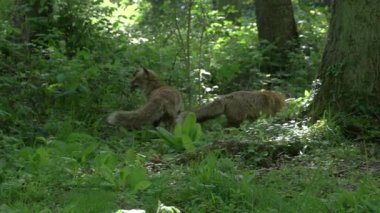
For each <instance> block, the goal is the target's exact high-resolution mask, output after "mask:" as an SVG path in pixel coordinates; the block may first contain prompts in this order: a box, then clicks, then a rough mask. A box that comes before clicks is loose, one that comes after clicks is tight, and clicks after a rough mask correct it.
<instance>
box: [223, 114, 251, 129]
mask: <svg viewBox="0 0 380 213" xmlns="http://www.w3.org/2000/svg"><path fill="white" fill-rule="evenodd" d="M245 117H246V116H245V115H237V114H230V113H226V118H227V124H226V126H225V127H236V128H238V127H239V126H240V124H241V123H242V122H243V121H244V119H245Z"/></svg>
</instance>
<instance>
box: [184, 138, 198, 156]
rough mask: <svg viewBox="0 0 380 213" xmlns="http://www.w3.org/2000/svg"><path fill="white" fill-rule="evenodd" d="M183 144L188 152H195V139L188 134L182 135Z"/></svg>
mask: <svg viewBox="0 0 380 213" xmlns="http://www.w3.org/2000/svg"><path fill="white" fill-rule="evenodd" d="M182 145H183V147H184V148H185V150H186V151H187V152H190V153H193V152H195V147H194V144H193V141H192V140H191V138H190V137H189V136H188V135H182Z"/></svg>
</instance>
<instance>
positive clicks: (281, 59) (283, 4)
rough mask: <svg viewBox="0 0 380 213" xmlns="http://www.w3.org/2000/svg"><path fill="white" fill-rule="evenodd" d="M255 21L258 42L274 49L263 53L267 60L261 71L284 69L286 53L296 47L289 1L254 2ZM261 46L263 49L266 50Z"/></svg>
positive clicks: (295, 30)
mask: <svg viewBox="0 0 380 213" xmlns="http://www.w3.org/2000/svg"><path fill="white" fill-rule="evenodd" d="M255 8H256V19H257V28H258V32H259V40H260V41H267V42H269V44H270V45H273V44H274V45H275V46H276V47H277V48H276V49H271V50H268V51H266V52H264V56H265V57H266V58H268V60H267V61H264V64H263V66H262V69H261V70H262V71H264V72H268V71H269V72H272V73H274V72H276V71H280V70H284V69H286V65H287V64H288V57H287V55H288V52H289V51H293V50H294V48H295V47H296V46H297V45H296V44H297V42H296V41H297V39H298V33H297V27H296V22H295V20H294V15H293V7H292V2H291V0H256V1H255ZM267 47H268V45H266V44H263V49H268V48H267Z"/></svg>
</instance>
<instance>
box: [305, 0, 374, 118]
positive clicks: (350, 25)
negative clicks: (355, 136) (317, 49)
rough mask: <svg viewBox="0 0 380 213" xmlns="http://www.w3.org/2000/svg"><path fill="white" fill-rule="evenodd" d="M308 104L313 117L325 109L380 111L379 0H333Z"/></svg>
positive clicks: (354, 112) (369, 112)
mask: <svg viewBox="0 0 380 213" xmlns="http://www.w3.org/2000/svg"><path fill="white" fill-rule="evenodd" d="M332 9H333V10H332V17H331V22H330V29H329V34H328V38H327V44H326V48H325V51H324V54H323V58H322V63H321V66H320V69H319V73H318V80H319V82H320V85H319V86H318V88H317V89H316V90H315V92H316V94H315V97H314V100H313V102H312V103H311V105H310V108H309V112H310V114H311V116H312V117H313V118H314V119H318V118H320V117H321V116H322V115H323V113H324V112H325V110H329V111H330V112H332V113H341V112H342V113H346V114H349V115H350V116H355V115H366V116H367V115H371V116H374V117H375V118H377V120H378V119H379V111H380V24H379V23H380V1H379V0H367V1H358V0H344V1H341V0H336V1H334V3H333V8H332Z"/></svg>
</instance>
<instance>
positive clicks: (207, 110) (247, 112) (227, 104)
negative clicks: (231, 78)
mask: <svg viewBox="0 0 380 213" xmlns="http://www.w3.org/2000/svg"><path fill="white" fill-rule="evenodd" d="M284 105H285V96H284V95H282V94H281V93H278V92H274V91H237V92H232V93H229V94H227V95H223V96H221V97H219V98H218V99H216V100H215V101H213V102H211V103H209V104H206V105H204V106H201V107H200V108H199V109H197V110H196V111H195V115H196V117H197V121H198V122H203V121H206V120H209V119H212V118H215V117H217V116H219V115H222V114H224V115H225V116H226V118H227V125H226V126H227V127H238V126H240V124H241V123H242V122H243V121H244V120H245V119H251V120H256V119H257V118H258V117H259V116H260V115H261V114H266V115H274V114H276V113H277V112H279V111H280V110H281V109H282V107H283V106H284ZM183 116H185V115H184V114H181V118H182V117H183ZM181 118H180V119H181Z"/></svg>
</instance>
